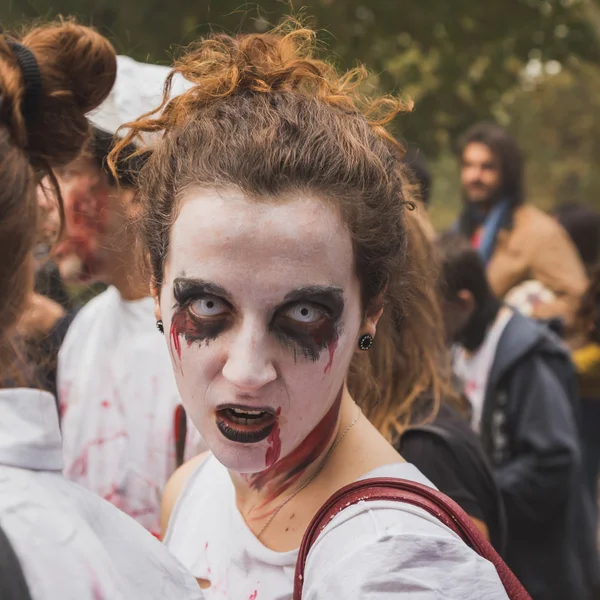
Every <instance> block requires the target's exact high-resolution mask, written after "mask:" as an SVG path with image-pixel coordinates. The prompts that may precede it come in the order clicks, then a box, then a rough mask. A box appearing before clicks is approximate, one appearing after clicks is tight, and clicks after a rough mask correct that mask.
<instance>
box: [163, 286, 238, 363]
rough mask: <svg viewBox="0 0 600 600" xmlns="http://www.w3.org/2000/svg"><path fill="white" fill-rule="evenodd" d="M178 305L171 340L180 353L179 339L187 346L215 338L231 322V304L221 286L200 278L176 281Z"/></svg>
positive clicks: (175, 289) (173, 320)
mask: <svg viewBox="0 0 600 600" xmlns="http://www.w3.org/2000/svg"><path fill="white" fill-rule="evenodd" d="M173 297H174V298H175V301H176V303H177V304H176V305H175V307H174V308H175V311H174V313H173V317H172V320H171V342H172V344H173V346H174V347H175V348H176V349H177V352H178V354H180V346H179V338H180V337H183V338H184V339H185V340H186V342H187V344H188V346H191V345H192V344H193V343H194V342H200V343H201V342H209V341H211V340H214V339H216V338H217V337H218V336H219V334H221V333H222V332H223V331H224V330H225V329H226V328H227V327H228V326H229V324H230V322H231V312H232V309H231V304H230V303H229V302H228V300H227V299H226V298H227V297H228V294H227V292H226V291H225V290H224V289H223V288H222V287H220V286H218V285H215V284H213V283H209V282H207V281H203V280H201V279H187V278H181V277H179V278H177V279H175V281H174V282H173Z"/></svg>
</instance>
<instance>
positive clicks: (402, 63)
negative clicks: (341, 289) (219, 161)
mask: <svg viewBox="0 0 600 600" xmlns="http://www.w3.org/2000/svg"><path fill="white" fill-rule="evenodd" d="M586 1H588V2H589V1H590V0H586ZM294 8H295V9H298V8H300V7H299V6H298V5H295V6H294ZM303 9H304V10H303V12H304V13H305V14H306V15H308V16H310V17H312V18H313V21H314V25H315V26H316V27H318V28H319V29H322V30H323V35H322V37H323V39H324V40H325V41H326V42H328V44H329V45H330V46H331V47H332V48H333V50H334V51H335V52H336V54H337V55H338V56H339V57H340V62H342V63H343V64H344V65H346V66H350V65H353V64H355V63H356V62H357V61H360V62H363V63H365V64H366V65H367V66H368V67H369V68H370V69H371V70H372V71H373V72H374V73H376V74H377V75H376V77H375V78H374V83H375V84H377V85H378V86H379V87H381V88H382V89H384V90H386V91H396V90H400V91H401V92H404V93H405V94H407V95H410V96H412V97H413V98H414V99H415V100H416V101H417V108H416V110H415V112H414V114H412V115H411V116H410V117H407V118H405V119H404V120H403V121H402V123H400V124H399V129H398V133H399V134H403V135H404V136H406V137H407V138H409V139H411V140H412V141H415V142H417V143H419V144H420V145H421V146H422V147H423V148H424V150H425V151H426V152H427V153H429V154H437V153H438V152H439V151H440V150H441V149H443V148H444V147H446V146H447V144H448V142H449V141H450V140H453V139H455V137H456V135H457V134H458V133H459V132H460V131H461V130H463V129H464V128H465V127H466V126H468V125H469V124H470V123H472V122H473V121H475V120H479V119H483V118H488V117H490V116H491V114H492V110H493V107H494V106H495V105H496V104H497V103H498V102H499V101H500V99H501V97H502V95H503V93H504V92H505V91H506V90H507V89H510V88H512V87H513V86H514V85H515V84H516V83H517V81H518V77H519V73H520V70H521V68H522V67H523V65H524V64H525V63H526V62H527V61H528V60H529V58H530V57H531V56H532V55H535V56H537V57H538V58H540V59H541V60H543V61H544V60H557V61H560V62H564V61H565V60H566V59H567V58H568V57H570V56H577V57H579V58H580V59H583V60H586V61H590V62H592V63H598V62H600V49H599V45H598V43H597V42H596V40H595V38H594V36H593V33H592V29H591V27H590V26H589V25H588V22H587V17H586V14H585V12H584V11H583V9H582V0H560V1H559V0H488V1H486V2H481V0H451V1H450V0H427V1H426V2H423V1H422V0H421V1H419V0H370V1H369V2H367V1H366V0H335V1H334V0H307V1H306V5H305V6H303ZM290 12H292V9H291V7H290V5H289V4H288V3H284V2H281V1H279V0H261V1H260V8H258V6H257V5H256V4H247V3H246V4H243V3H240V0H204V1H202V2H198V0H169V1H168V2H165V1H164V0H96V1H94V2H92V1H91V0H87V1H82V0H29V1H25V0H12V1H11V2H4V3H2V6H0V21H1V22H3V23H4V24H5V25H11V24H13V23H15V22H20V21H22V20H23V19H24V18H32V17H36V16H44V17H47V16H52V15H55V14H57V13H62V14H71V15H76V16H78V17H80V18H81V19H82V20H83V21H85V22H91V23H93V24H94V25H96V26H97V27H99V28H100V30H101V31H102V32H104V33H106V34H108V35H110V37H111V38H112V39H113V41H114V42H115V45H116V47H117V49H118V50H119V52H121V53H125V54H129V55H131V56H133V57H134V58H137V59H140V60H150V61H155V62H161V63H168V62H169V61H170V59H171V53H172V52H173V50H174V49H175V48H176V47H177V46H178V45H182V44H187V43H188V42H190V41H192V40H194V39H196V38H197V37H198V36H199V35H203V34H206V33H208V32H209V31H211V30H217V31H218V30H226V31H260V30H264V29H265V28H266V26H267V22H271V23H273V22H277V21H278V20H279V19H280V18H281V16H282V15H284V14H288V13H290Z"/></svg>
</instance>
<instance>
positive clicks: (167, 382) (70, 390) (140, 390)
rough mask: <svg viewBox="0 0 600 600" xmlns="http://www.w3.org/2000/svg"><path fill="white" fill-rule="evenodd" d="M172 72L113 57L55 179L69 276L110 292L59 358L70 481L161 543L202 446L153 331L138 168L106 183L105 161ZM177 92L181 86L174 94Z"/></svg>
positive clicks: (61, 253) (63, 263)
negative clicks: (180, 479) (75, 149)
mask: <svg viewBox="0 0 600 600" xmlns="http://www.w3.org/2000/svg"><path fill="white" fill-rule="evenodd" d="M168 73H169V69H168V68H167V67H163V66H159V65H152V64H146V63H140V62H137V61H135V60H133V59H131V58H129V57H127V56H118V57H117V80H116V83H115V85H114V86H113V89H112V90H111V92H110V94H109V96H108V98H107V99H106V100H105V101H104V102H103V103H102V105H101V106H100V107H99V108H98V109H96V110H95V111H93V112H92V113H90V114H89V115H88V118H89V120H90V122H91V123H92V127H93V134H92V136H93V137H92V141H91V142H90V144H89V145H88V151H87V152H86V153H85V154H84V155H83V156H81V157H79V158H78V160H76V161H74V162H73V163H70V164H69V165H68V166H67V167H66V168H64V169H61V170H60V172H59V174H58V180H59V183H60V187H61V192H62V196H63V199H64V204H65V213H66V227H65V229H66V231H65V235H64V236H63V240H62V242H61V243H60V244H58V245H57V246H56V251H55V256H56V257H57V262H58V265H59V267H60V269H61V271H62V272H63V274H64V275H65V276H66V277H67V278H68V279H69V280H71V281H72V280H73V279H75V278H79V279H80V280H83V281H87V282H102V283H105V284H107V285H108V289H107V290H105V291H104V292H102V293H101V294H99V295H97V296H96V297H95V298H93V299H92V300H90V302H88V303H87V304H86V305H85V306H84V307H83V308H82V309H81V310H80V311H79V312H78V313H77V315H76V317H75V318H74V319H73V322H72V323H71V325H70V327H69V329H68V331H67V333H66V336H65V338H64V341H63V343H62V346H61V348H60V352H59V355H58V370H57V371H58V372H57V388H58V400H59V406H60V410H61V417H62V420H61V425H62V433H63V456H64V460H65V471H64V473H65V476H66V477H68V478H69V479H71V480H72V481H76V482H77V483H80V484H81V485H83V486H84V487H86V488H88V489H90V490H92V491H93V492H96V493H97V494H98V495H99V496H101V497H102V498H105V499H106V500H108V501H109V502H111V503H112V504H114V505H115V506H117V507H118V508H120V509H121V510H122V511H124V512H126V513H127V514H128V515H129V516H131V517H133V518H134V519H135V520H136V521H138V523H140V524H142V525H143V526H144V527H145V528H146V529H148V530H149V531H150V532H151V533H153V534H155V535H156V536H157V537H158V535H159V522H160V499H161V496H162V493H163V490H164V487H165V485H166V483H167V481H168V479H169V477H170V476H171V475H172V474H173V472H174V471H175V469H176V468H177V467H178V466H180V465H181V464H182V462H183V460H184V456H185V457H186V458H191V457H193V456H196V455H197V454H198V453H199V452H202V451H204V450H206V446H205V445H204V444H203V443H202V440H201V439H200V436H199V435H198V434H197V432H196V430H195V428H194V427H193V426H191V425H190V426H189V427H188V426H187V418H186V415H185V411H184V410H183V408H182V406H181V400H180V398H179V393H178V391H177V386H176V384H175V378H174V376H173V371H172V370H171V366H170V364H169V354H168V351H167V348H166V347H165V345H164V343H163V341H162V339H161V336H160V335H159V333H158V332H157V330H156V327H155V324H154V319H153V310H154V301H153V299H152V297H151V296H150V285H149V277H148V272H147V270H146V269H144V265H143V262H144V261H143V255H142V254H141V252H140V248H139V244H137V240H136V235H135V229H134V228H133V227H132V226H131V221H134V222H135V219H136V218H137V213H138V212H139V208H140V207H139V203H138V202H137V199H136V188H135V176H134V174H135V171H136V170H137V169H136V165H134V164H132V163H131V162H126V163H124V164H119V165H118V167H119V168H118V169H117V177H116V178H113V177H112V175H111V174H110V172H109V171H108V168H107V165H106V158H107V156H108V154H109V152H110V150H111V148H112V147H113V144H114V140H115V138H114V134H115V133H116V131H117V129H118V128H119V126H120V125H122V124H123V123H124V122H126V121H128V120H129V119H131V118H134V117H137V116H138V115H141V114H143V113H146V112H148V111H150V110H152V109H153V108H154V107H155V106H156V104H157V103H158V102H159V101H160V99H161V97H162V90H163V87H164V82H165V78H166V76H167V74H168ZM184 87H185V82H184V81H182V80H178V81H177V88H176V89H174V90H173V92H177V91H182V90H183V89H184ZM130 150H135V147H132V148H131V149H130ZM138 162H139V163H142V162H143V158H141V157H140V158H139V160H138ZM69 265H71V266H70V267H69ZM73 266H75V268H74V269H73Z"/></svg>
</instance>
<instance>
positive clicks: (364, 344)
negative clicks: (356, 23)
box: [358, 333, 373, 352]
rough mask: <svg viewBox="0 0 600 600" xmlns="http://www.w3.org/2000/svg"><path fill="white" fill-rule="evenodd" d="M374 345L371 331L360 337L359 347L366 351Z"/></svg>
mask: <svg viewBox="0 0 600 600" xmlns="http://www.w3.org/2000/svg"><path fill="white" fill-rule="evenodd" d="M372 345H373V336H372V335H371V334H370V333H365V334H364V335H361V336H360V337H359V338H358V347H359V348H360V349H361V350H362V351H363V352H366V351H367V350H368V349H369V348H370V347H371V346H372Z"/></svg>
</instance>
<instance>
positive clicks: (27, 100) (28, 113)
mask: <svg viewBox="0 0 600 600" xmlns="http://www.w3.org/2000/svg"><path fill="white" fill-rule="evenodd" d="M8 45H9V47H10V48H11V50H12V51H13V54H14V55H15V58H16V59H17V62H18V63H19V67H20V69H21V73H23V81H24V82H25V93H24V94H23V103H22V106H21V112H22V113H23V118H24V119H25V123H26V124H27V125H28V126H29V125H30V124H31V123H32V122H33V120H34V118H35V117H36V115H37V112H38V108H39V104H40V100H41V98H42V76H41V74H40V67H39V65H38V62H37V60H36V59H35V56H34V55H33V52H32V51H31V50H29V48H27V47H25V46H23V44H19V42H15V41H12V40H8Z"/></svg>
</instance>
